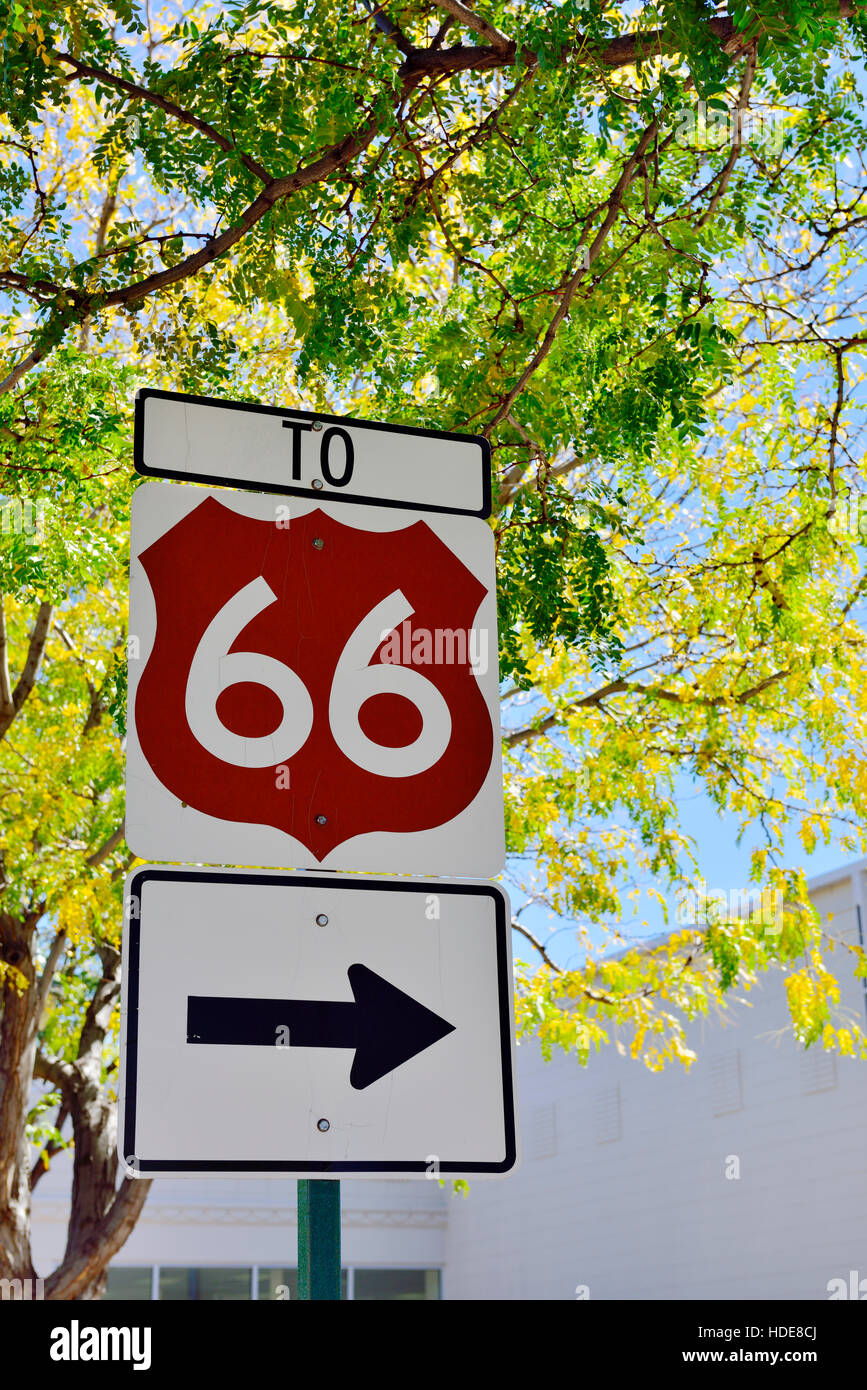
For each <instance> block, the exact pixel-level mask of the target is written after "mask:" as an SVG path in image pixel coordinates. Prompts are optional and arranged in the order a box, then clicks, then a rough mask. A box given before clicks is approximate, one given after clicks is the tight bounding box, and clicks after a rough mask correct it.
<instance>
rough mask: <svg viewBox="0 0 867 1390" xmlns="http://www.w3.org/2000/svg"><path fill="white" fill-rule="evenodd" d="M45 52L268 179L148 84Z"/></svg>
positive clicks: (259, 168)
mask: <svg viewBox="0 0 867 1390" xmlns="http://www.w3.org/2000/svg"><path fill="white" fill-rule="evenodd" d="M48 52H49V53H50V55H51V57H52V58H56V59H57V60H58V62H60V63H66V64H67V65H68V66H69V67H71V68H72V69H73V71H74V72H75V74H76V76H77V77H93V78H96V80H97V81H98V82H105V83H106V84H107V85H108V86H110V87H114V88H116V90H117V91H119V92H126V94H127V96H129V97H131V98H132V99H133V101H146V102H149V103H150V105H151V106H158V107H159V108H160V110H161V111H165V112H166V114H167V115H169V116H173V117H174V119H175V120H176V121H180V122H181V124H182V125H187V126H191V127H192V128H193V130H198V131H199V133H200V134H202V135H205V136H207V138H208V139H209V140H212V141H213V143H214V144H215V145H219V147H220V149H221V150H224V151H225V153H226V154H235V155H237V156H238V158H239V159H240V161H241V163H242V164H243V165H244V168H245V169H248V170H249V171H250V173H251V174H255V176H256V178H257V179H259V180H260V181H261V182H262V183H270V182H271V175H270V174H269V173H268V170H267V169H264V168H263V167H262V165H261V164H259V162H258V161H257V160H255V159H253V158H252V156H251V155H248V154H244V152H243V151H242V150H239V149H238V147H237V146H236V145H234V144H233V143H232V141H231V140H229V139H228V137H227V136H225V135H223V134H222V133H221V132H220V131H219V130H216V129H215V128H214V127H213V126H212V125H209V123H208V122H207V121H202V120H200V119H199V117H198V116H194V115H193V113H192V111H186V110H185V109H184V108H183V107H182V106H178V105H177V104H176V103H175V102H173V101H169V100H168V98H167V97H164V96H161V95H160V93H159V92H153V91H151V89H150V88H149V87H142V86H140V85H139V84H138V83H137V82H130V80H129V79H128V78H126V77H120V76H118V75H117V74H116V73H113V72H109V70H108V69H107V68H97V67H93V66H92V65H91V64H90V63H82V62H81V61H80V60H79V59H78V58H73V56H72V54H71V53H60V52H59V51H58V50H57V49H56V48H50V49H49V50H48Z"/></svg>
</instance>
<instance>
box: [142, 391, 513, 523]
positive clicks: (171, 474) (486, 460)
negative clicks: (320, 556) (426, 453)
mask: <svg viewBox="0 0 867 1390" xmlns="http://www.w3.org/2000/svg"><path fill="white" fill-rule="evenodd" d="M151 397H153V398H154V399H156V400H162V401H182V402H185V403H189V404H190V405H214V406H219V407H220V409H221V410H246V411H249V412H251V413H252V414H254V415H278V416H281V417H282V418H283V419H284V420H286V421H287V423H289V422H290V421H293V420H311V421H312V420H321V421H322V423H323V424H324V425H337V426H340V425H356V426H358V428H359V429H366V430H382V431H384V432H385V433H388V434H407V435H411V436H415V437H416V438H418V437H422V438H425V439H457V440H460V441H462V442H464V443H471V444H477V445H478V446H479V449H480V451H481V455H482V505H481V508H480V509H479V510H475V509H473V508H471V507H440V506H436V505H434V504H433V503H428V502H392V501H389V500H387V499H385V498H382V497H366V496H364V495H362V494H352V495H347V494H346V493H344V492H341V491H340V490H339V489H330V490H328V491H325V490H324V489H323V490H321V491H319V490H316V489H314V488H312V487H293V486H291V484H286V485H285V486H284V485H282V484H277V483H257V482H251V480H250V479H249V478H222V477H214V476H212V475H211V474H209V473H191V472H188V471H187V470H175V469H168V468H148V466H147V464H146V463H145V461H144V410H145V402H146V401H147V400H149V399H150V398H151ZM133 467H134V468H135V471H136V473H139V474H140V475H141V476H142V477H143V478H169V479H173V480H175V481H181V482H193V483H208V484H210V485H211V486H215V487H238V488H243V489H244V490H245V491H247V492H267V493H277V494H279V495H284V494H285V495H287V496H289V497H305V498H312V499H314V500H315V501H317V502H322V501H326V500H327V501H329V502H350V503H352V502H354V503H356V504H357V505H359V506H370V507H397V508H399V509H400V510H402V511H412V512H440V513H445V514H446V515H448V516H475V517H479V518H480V519H481V520H482V521H484V520H486V519H487V518H488V517H489V516H490V515H491V446H490V444H489V442H488V440H487V439H485V438H484V436H483V435H480V434H459V433H457V432H454V431H453V432H451V433H449V431H448V430H426V429H418V428H417V427H416V426H414V425H388V424H384V423H383V422H382V421H378V420H360V419H358V418H356V417H355V416H353V415H323V414H322V413H321V412H320V411H316V410H312V411H311V410H296V409H295V408H294V407H286V408H285V409H284V408H282V407H281V406H274V405H252V404H250V403H249V402H247V401H229V400H222V399H220V398H219V397H218V396H190V395H185V394H184V393H183V392H181V391H159V390H157V389H156V388H153V387H149V386H148V387H142V388H140V389H139V390H138V391H137V392H136V396H135V423H134V429H133Z"/></svg>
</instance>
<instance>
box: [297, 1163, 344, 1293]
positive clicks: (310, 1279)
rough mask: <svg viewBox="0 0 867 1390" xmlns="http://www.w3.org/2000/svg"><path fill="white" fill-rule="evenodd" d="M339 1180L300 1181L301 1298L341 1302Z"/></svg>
mask: <svg viewBox="0 0 867 1390" xmlns="http://www.w3.org/2000/svg"><path fill="white" fill-rule="evenodd" d="M340 1291H341V1290H340V1183H339V1182H332V1181H330V1180H324V1179H322V1178H305V1179H302V1180H300V1181H299V1183H298V1297H299V1298H303V1299H323V1300H326V1301H329V1302H339V1301H340Z"/></svg>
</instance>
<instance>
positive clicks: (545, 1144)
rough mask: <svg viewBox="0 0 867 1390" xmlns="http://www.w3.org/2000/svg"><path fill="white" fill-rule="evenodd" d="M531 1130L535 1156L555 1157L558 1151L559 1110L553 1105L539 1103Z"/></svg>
mask: <svg viewBox="0 0 867 1390" xmlns="http://www.w3.org/2000/svg"><path fill="white" fill-rule="evenodd" d="M531 1132H532V1136H533V1145H532V1153H533V1157H534V1158H553V1157H554V1156H555V1154H556V1153H557V1110H556V1107H555V1106H553V1105H537V1106H536V1109H535V1110H534V1111H533V1116H532V1126H531Z"/></svg>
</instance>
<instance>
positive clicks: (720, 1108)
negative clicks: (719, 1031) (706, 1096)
mask: <svg viewBox="0 0 867 1390" xmlns="http://www.w3.org/2000/svg"><path fill="white" fill-rule="evenodd" d="M710 1094H711V1107H712V1109H713V1113H714V1115H733V1114H734V1113H735V1112H736V1111H738V1110H743V1108H744V1091H743V1084H742V1079H741V1054H740V1050H739V1049H737V1048H736V1049H735V1051H734V1052H727V1053H725V1054H724V1055H723V1056H721V1057H713V1058H712V1059H711V1063H710Z"/></svg>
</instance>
